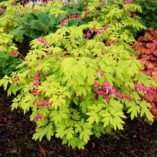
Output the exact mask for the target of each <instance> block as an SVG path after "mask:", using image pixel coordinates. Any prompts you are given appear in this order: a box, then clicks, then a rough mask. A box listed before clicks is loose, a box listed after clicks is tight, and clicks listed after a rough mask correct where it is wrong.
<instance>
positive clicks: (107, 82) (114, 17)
mask: <svg viewBox="0 0 157 157" xmlns="http://www.w3.org/2000/svg"><path fill="white" fill-rule="evenodd" d="M79 3H81V4H82V6H84V5H86V7H85V10H82V11H80V10H79V9H78V10H79V11H78V12H77V13H76V14H75V13H72V15H70V16H67V15H68V14H69V13H66V11H65V10H62V9H61V8H62V7H63V4H62V3H59V2H57V3H54V4H53V6H54V5H55V6H56V7H55V8H53V7H52V6H50V12H51V14H52V15H56V14H57V15H64V16H65V17H64V19H61V21H60V27H59V28H58V29H57V30H56V31H55V32H54V33H50V34H49V35H47V36H44V37H39V38H37V39H35V40H33V41H31V49H30V51H29V52H28V54H27V56H26V57H25V58H24V60H23V62H22V63H21V64H20V65H19V66H18V71H16V72H13V73H12V75H11V77H8V76H5V77H4V78H3V79H2V80H1V81H0V85H1V86H3V87H4V89H5V90H7V93H8V96H9V95H11V94H14V95H15V98H14V100H13V104H12V106H11V108H12V109H16V108H21V109H22V110H23V111H24V113H26V112H29V111H31V116H30V119H31V121H34V122H35V123H36V132H35V134H34V135H33V139H35V140H37V139H39V140H42V138H43V137H44V136H46V138H47V139H48V140H51V138H52V136H56V137H57V138H60V139H62V141H63V143H64V144H65V143H66V144H68V145H70V146H72V147H73V148H74V147H78V148H84V146H85V145H86V144H87V143H88V141H89V139H90V136H91V135H94V136H96V137H100V136H101V135H102V134H105V133H110V132H112V131H113V130H122V129H123V125H124V120H125V119H126V118H127V116H128V115H129V116H130V117H131V119H134V118H135V117H143V118H144V119H146V120H147V121H148V122H150V123H151V122H153V120H154V116H153V115H152V113H151V111H150V110H151V105H150V103H149V102H147V101H146V100H144V99H143V96H144V94H145V93H147V94H154V93H155V91H154V88H155V86H156V83H155V81H153V79H152V78H151V77H149V76H146V75H144V74H143V73H142V71H141V70H142V66H141V65H140V62H139V61H137V60H136V59H135V57H134V56H133V54H135V53H136V51H135V50H133V49H132V47H131V44H132V43H133V42H134V41H135V39H134V37H135V35H136V34H137V33H138V31H141V30H142V29H145V26H143V25H142V24H141V22H140V19H139V17H138V16H136V15H135V13H136V12H140V11H141V8H140V6H138V5H136V4H133V3H132V2H131V1H122V0H119V1H115V2H112V3H105V2H102V1H100V0H94V1H89V2H88V3H87V2H84V1H82V2H79ZM76 4H77V3H76ZM51 7H52V8H51ZM70 14H71V13H70ZM77 14H79V15H77ZM71 19H72V20H73V24H72V25H71V24H69V23H70V20H71ZM78 19H79V21H82V22H78V21H77V20H78ZM75 20H76V21H77V22H76V23H75ZM126 113H127V114H126Z"/></svg>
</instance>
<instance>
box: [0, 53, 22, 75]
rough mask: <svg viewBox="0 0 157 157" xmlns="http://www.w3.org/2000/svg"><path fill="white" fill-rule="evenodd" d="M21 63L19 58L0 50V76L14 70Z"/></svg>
mask: <svg viewBox="0 0 157 157" xmlns="http://www.w3.org/2000/svg"><path fill="white" fill-rule="evenodd" d="M20 63H21V60H20V59H18V58H16V57H15V56H13V55H10V54H9V53H5V52H0V78H2V77H3V76H4V75H8V76H9V75H10V74H11V73H12V72H13V71H15V70H16V67H17V66H18V65H19V64H20Z"/></svg>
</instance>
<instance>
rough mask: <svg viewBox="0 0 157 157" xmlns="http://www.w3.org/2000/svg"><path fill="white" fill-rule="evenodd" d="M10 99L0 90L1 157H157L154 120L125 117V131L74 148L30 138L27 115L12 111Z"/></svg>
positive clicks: (30, 128)
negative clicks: (151, 121) (148, 121)
mask: <svg viewBox="0 0 157 157" xmlns="http://www.w3.org/2000/svg"><path fill="white" fill-rule="evenodd" d="M11 100H12V98H7V97H6V93H5V92H4V91H3V90H2V89H0V157H157V122H155V123H154V124H153V125H151V126H150V125H149V124H148V123H147V122H144V120H138V119H136V120H133V121H131V120H129V119H128V120H127V122H126V125H125V129H124V131H117V132H113V133H112V134H110V135H104V136H102V137H101V138H100V139H97V138H94V137H91V140H90V142H89V144H88V145H87V146H86V148H85V150H78V149H75V150H73V149H71V148H69V147H68V146H67V145H62V144H61V140H59V139H56V138H53V139H52V141H51V142H48V141H47V140H46V139H44V140H43V141H42V142H35V141H33V140H32V139H31V137H32V134H33V132H34V128H35V126H34V124H33V123H31V122H29V114H27V115H23V114H22V112H21V111H19V110H18V111H17V110H16V111H14V112H11V111H10V104H11Z"/></svg>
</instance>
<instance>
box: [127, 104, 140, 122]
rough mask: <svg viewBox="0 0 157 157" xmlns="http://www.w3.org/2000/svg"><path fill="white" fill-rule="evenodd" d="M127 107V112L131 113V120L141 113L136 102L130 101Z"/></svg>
mask: <svg viewBox="0 0 157 157" xmlns="http://www.w3.org/2000/svg"><path fill="white" fill-rule="evenodd" d="M127 107H128V110H127V113H130V117H131V120H133V119H134V118H135V117H137V115H138V114H139V113H140V107H139V106H138V105H137V104H135V103H134V102H128V103H127Z"/></svg>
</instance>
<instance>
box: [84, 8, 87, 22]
mask: <svg viewBox="0 0 157 157" xmlns="http://www.w3.org/2000/svg"><path fill="white" fill-rule="evenodd" d="M87 16H88V8H86V10H85V13H84V19H86V18H87Z"/></svg>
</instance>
